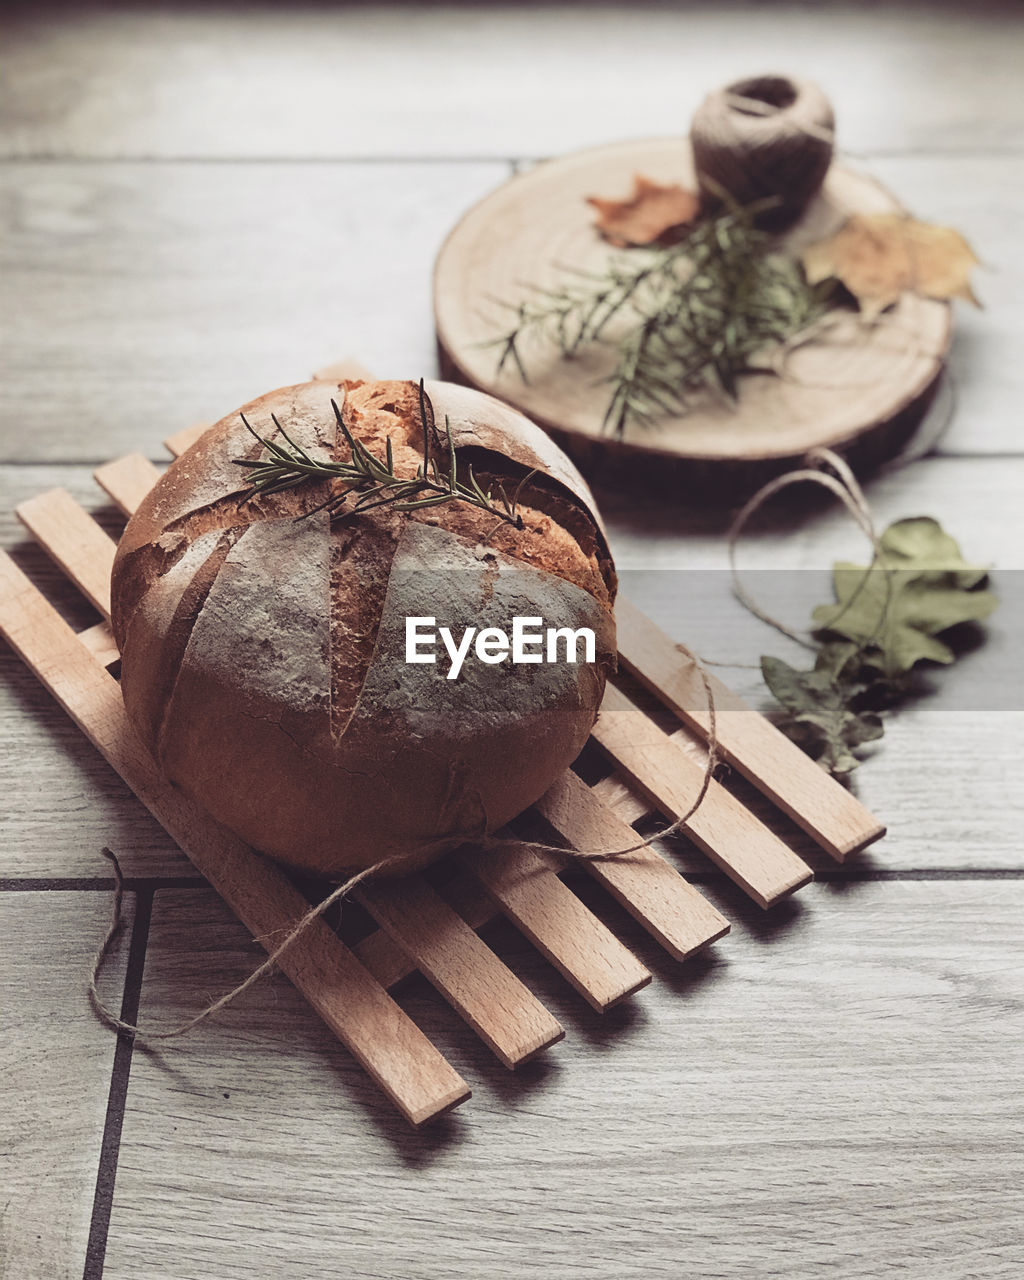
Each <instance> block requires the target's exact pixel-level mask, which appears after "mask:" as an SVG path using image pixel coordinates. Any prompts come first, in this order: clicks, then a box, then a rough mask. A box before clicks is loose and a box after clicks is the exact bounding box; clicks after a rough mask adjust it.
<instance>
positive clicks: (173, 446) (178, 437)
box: [164, 422, 213, 458]
mask: <svg viewBox="0 0 1024 1280" xmlns="http://www.w3.org/2000/svg"><path fill="white" fill-rule="evenodd" d="M212 425H213V424H212V423H209V422H197V423H196V424H195V425H194V426H191V427H183V428H182V429H181V430H180V431H176V432H175V433H174V435H173V436H168V437H167V439H166V440H165V441H164V448H165V449H166V450H167V451H168V452H169V453H173V454H174V456H175V457H176V458H180V457H181V455H182V454H183V453H184V452H185V450H186V449H191V448H192V446H193V445H194V444H195V442H196V441H197V440H198V439H199V437H200V436H201V435H203V434H204V432H206V431H209V429H210V427H211V426H212Z"/></svg>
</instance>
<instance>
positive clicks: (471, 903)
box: [352, 875, 500, 988]
mask: <svg viewBox="0 0 1024 1280" xmlns="http://www.w3.org/2000/svg"><path fill="white" fill-rule="evenodd" d="M441 896H442V897H443V898H444V900H445V902H447V903H448V905H449V906H450V907H452V908H453V909H454V910H455V911H457V912H458V913H459V915H460V916H461V917H462V918H463V920H465V921H466V923H467V924H468V925H469V927H470V928H471V929H481V928H483V926H484V925H485V924H487V923H488V922H489V921H491V920H493V919H494V918H495V917H496V916H497V915H499V914H500V913H499V912H498V909H497V908H496V907H495V905H494V903H493V902H492V901H491V899H490V898H488V897H487V895H486V894H485V893H484V891H483V888H482V886H481V885H480V883H479V881H477V880H474V879H473V878H472V877H471V876H467V875H459V876H456V877H455V879H454V880H452V881H450V882H449V883H448V884H446V885H445V886H444V889H443V891H442V895H441ZM352 950H353V951H354V952H355V954H356V955H357V956H358V957H359V960H360V962H361V963H362V964H364V965H365V966H366V968H367V969H369V971H370V972H371V973H372V974H373V976H374V977H375V978H376V979H377V981H378V982H379V983H380V984H381V986H382V987H388V988H390V987H393V986H395V985H396V984H397V983H399V982H401V981H402V979H403V978H408V977H409V975H410V974H413V973H415V972H416V966H415V964H413V962H412V961H411V960H410V959H409V956H408V953H407V952H405V951H403V950H402V948H401V947H400V946H398V944H397V943H395V942H393V941H392V939H391V937H390V935H389V934H387V933H386V932H385V931H384V930H383V929H377V930H375V931H374V932H373V933H371V934H369V935H368V936H367V937H365V938H363V939H362V940H361V941H360V942H357V943H356V945H355V946H354V947H353V948H352Z"/></svg>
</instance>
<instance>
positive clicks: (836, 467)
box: [89, 449, 882, 1045]
mask: <svg viewBox="0 0 1024 1280" xmlns="http://www.w3.org/2000/svg"><path fill="white" fill-rule="evenodd" d="M803 463H804V465H803V466H802V467H800V468H798V469H797V470H795V471H790V472H787V473H786V474H785V475H782V476H778V477H777V478H776V479H774V480H771V481H769V483H768V484H766V485H764V486H763V488H761V489H759V490H758V492H757V493H755V494H754V496H753V497H752V498H751V499H750V500H749V501H748V502H747V503H746V504H745V505H744V506H743V507H742V508H741V509H740V511H739V512H738V513H737V515H736V517H735V519H734V520H733V522H732V525H731V526H730V529H729V532H728V534H727V547H728V556H729V569H730V574H731V577H732V588H733V593H734V594H735V596H736V598H737V600H738V601H739V602H740V603H741V604H742V605H743V607H744V608H745V609H747V610H748V611H749V612H750V613H752V614H753V615H754V616H755V617H756V618H759V619H760V620H761V621H762V622H764V623H766V624H767V625H768V626H770V627H774V628H775V630H777V631H780V632H781V633H782V634H783V635H786V636H788V637H789V638H790V639H792V640H795V641H796V642H797V643H798V644H802V645H806V646H808V647H813V646H811V644H810V641H809V640H808V639H807V638H806V637H805V636H802V635H800V634H799V633H798V632H796V631H795V630H793V629H792V628H790V627H789V626H787V625H786V623H784V622H782V621H781V620H780V619H778V618H775V617H773V616H772V615H771V614H770V613H768V612H766V611H765V610H764V609H762V608H761V607H760V605H759V604H758V603H757V601H756V600H755V599H754V598H753V596H752V595H751V594H750V592H749V591H748V590H747V589H746V587H745V586H744V585H743V582H742V579H741V577H740V574H739V567H738V564H737V558H736V549H737V544H738V542H739V539H740V536H741V535H742V533H743V530H744V529H745V527H746V526H747V524H748V523H749V521H750V519H751V518H752V517H753V516H754V514H755V513H756V512H757V511H758V510H759V509H760V508H761V507H762V506H763V505H764V504H765V503H766V502H768V501H769V500H770V499H771V498H772V497H774V495H775V494H777V493H779V492H780V491H781V490H782V489H785V488H787V487H788V486H790V485H794V484H805V483H812V484H817V485H820V486H822V487H823V488H825V489H827V490H828V491H829V492H830V493H832V494H834V495H835V496H836V497H837V498H839V500H840V502H842V504H843V506H844V507H845V508H846V510H847V511H848V512H849V514H850V515H851V517H852V518H853V520H854V521H855V523H856V524H857V526H858V528H860V530H861V531H862V532H863V533H864V535H865V537H866V538H867V539H868V541H869V542H870V543H871V546H872V548H873V549H874V552H875V556H876V558H877V557H879V556H880V554H881V550H882V549H881V545H880V541H879V537H878V533H877V531H876V528H875V523H874V519H873V517H872V514H871V509H870V507H869V505H868V501H867V498H866V497H865V496H864V492H863V490H862V489H861V487H860V485H859V483H858V482H857V479H856V477H855V476H854V474H853V471H852V470H851V469H850V466H849V464H848V463H847V462H846V461H845V460H844V459H843V458H842V457H840V455H839V454H837V453H835V452H834V451H833V450H831V449H814V450H812V451H811V452H810V453H808V454H807V455H806V456H805V457H804V459H803ZM676 648H677V649H678V650H679V652H680V654H681V655H683V656H684V657H685V658H687V659H689V661H691V662H692V663H693V664H694V666H695V667H696V669H697V672H698V674H699V675H700V679H701V682H702V685H703V688H704V696H705V699H706V706H707V712H708V731H707V756H706V758H705V761H704V770H703V775H702V779H701V785H700V787H699V788H698V791H697V794H696V795H695V796H694V799H693V801H692V802H691V804H690V806H689V808H688V809H687V810H686V812H685V813H683V814H682V815H680V816H679V817H678V818H676V819H675V821H674V822H671V823H669V824H668V825H667V826H663V827H660V828H659V829H658V830H657V831H655V832H653V833H652V834H651V835H649V836H645V837H642V838H638V839H637V841H636V843H634V844H630V845H628V846H626V847H625V848H622V849H615V850H612V851H607V850H599V851H587V850H578V849H571V848H566V847H564V846H561V845H554V844H545V843H543V842H542V841H537V840H530V839H518V838H515V837H512V836H500V835H495V836H489V837H485V838H484V839H482V840H480V841H476V842H475V843H476V844H477V846H478V847H479V848H480V849H481V851H483V852H486V851H487V850H489V849H500V848H510V847H513V848H520V849H521V848H524V847H525V848H528V849H530V850H532V851H533V852H535V853H538V854H541V855H548V856H553V857H555V858H558V859H564V860H566V861H567V862H568V863H572V862H598V861H608V860H611V859H614V858H624V857H628V856H629V855H630V854H633V853H639V852H641V851H642V850H644V849H648V848H650V847H651V845H652V844H654V843H655V841H658V840H662V839H665V838H666V837H668V836H673V835H676V834H678V833H679V832H680V831H683V830H684V829H685V827H686V825H687V824H688V823H689V822H690V820H691V819H692V818H693V816H694V814H695V813H696V812H697V810H698V809H699V808H700V806H701V805H702V804H703V802H704V799H705V797H706V796H707V794H708V791H709V790H710V788H711V785H712V782H713V781H714V775H715V770H716V768H717V766H718V763H719V745H718V724H717V715H716V707H715V695H714V690H713V688H712V685H711V681H710V678H709V676H708V673H707V670H706V666H705V661H704V660H702V659H701V658H700V657H698V656H697V654H696V653H694V652H693V651H692V650H690V649H688V648H687V646H686V645H684V644H678V645H677V646H676ZM711 665H718V664H711ZM725 665H737V664H725ZM103 856H104V857H105V858H107V859H108V860H109V861H110V863H111V864H112V866H113V869H114V901H113V909H112V914H111V921H110V925H109V928H108V929H107V932H106V935H105V936H104V938H103V941H102V942H101V943H100V946H99V949H98V950H97V952H96V957H95V960H94V962H93V966H92V972H91V974H90V977H89V1001H90V1004H91V1005H92V1008H93V1010H94V1011H95V1013H96V1015H97V1016H98V1017H99V1018H100V1020H101V1021H102V1022H104V1023H105V1024H106V1025H107V1026H108V1027H111V1028H112V1029H113V1030H115V1031H117V1032H119V1033H124V1034H126V1035H129V1036H131V1037H133V1040H134V1043H135V1044H138V1045H146V1044H153V1043H156V1042H160V1041H165V1040H174V1039H177V1038H178V1037H179V1036H183V1035H186V1034H187V1033H188V1032H190V1031H191V1030H193V1028H195V1027H197V1026H198V1025H199V1024H200V1023H202V1022H205V1021H206V1019H207V1018H210V1017H212V1016H213V1015H214V1014H216V1013H219V1012H220V1011H221V1010H222V1009H224V1008H225V1007H226V1006H227V1005H229V1004H231V1003H232V1002H233V1001H234V1000H236V999H237V998H238V997H239V996H240V995H242V994H243V993H244V992H246V991H248V990H249V988H250V987H252V986H254V985H255V984H256V983H257V982H258V981H259V980H260V979H261V978H263V977H264V976H265V975H266V974H268V973H270V971H271V970H272V969H274V968H275V966H276V965H277V962H278V960H279V959H280V958H281V956H282V955H283V954H284V953H285V952H286V951H287V950H288V949H289V948H290V947H292V946H293V945H294V944H295V943H296V942H297V941H298V940H299V939H300V938H301V937H302V935H303V934H304V933H305V932H306V931H307V929H309V927H310V926H311V925H312V924H313V922H314V921H316V920H318V919H319V918H320V917H321V916H322V915H323V914H324V913H325V912H326V911H328V910H329V909H330V908H331V907H332V906H334V905H335V904H336V903H338V902H341V901H342V900H343V899H344V898H345V897H346V896H347V895H348V894H350V893H351V892H352V891H353V890H354V889H356V888H357V887H358V886H359V885H360V884H362V883H363V882H364V881H366V880H369V879H371V878H372V877H373V876H375V875H377V874H378V873H380V872H383V871H386V870H387V869H388V868H389V867H392V866H393V865H394V864H395V863H396V862H399V861H401V860H402V858H401V857H393V858H387V859H384V860H382V861H380V862H378V863H376V864H374V865H373V866H370V867H366V868H364V869H363V870H362V871H358V872H356V873H355V874H354V875H352V876H349V877H348V878H347V879H346V880H344V881H343V882H342V883H341V884H339V885H336V886H335V887H334V888H333V889H332V890H331V891H330V892H329V893H328V894H327V895H326V897H324V898H322V899H321V900H320V901H319V902H318V903H316V904H315V905H313V906H311V907H310V909H309V910H308V911H307V912H306V913H305V914H304V915H302V916H300V917H299V919H298V920H296V921H295V922H294V923H293V925H292V926H291V928H290V929H289V930H288V932H287V934H286V935H285V937H284V938H283V939H282V940H281V941H280V942H279V943H278V944H277V945H276V946H274V947H273V949H272V950H270V952H269V954H268V956H267V958H266V959H265V960H264V961H263V962H262V963H261V964H259V965H257V967H256V968H255V969H254V970H253V971H252V973H250V974H249V976H248V977H246V978H245V979H244V980H243V981H242V982H240V983H239V984H238V985H237V986H235V987H233V988H232V989H231V990H230V991H228V992H226V993H225V994H224V995H222V996H220V997H218V999H216V1000H214V1001H213V1002H212V1003H211V1004H208V1005H207V1006H206V1007H205V1008H203V1009H201V1010H200V1011H199V1012H198V1013H196V1014H194V1015H193V1016H192V1017H190V1018H188V1019H186V1020H185V1021H184V1022H182V1023H180V1024H178V1025H177V1026H174V1027H171V1028H169V1029H168V1030H163V1031H159V1030H156V1031H150V1030H148V1029H145V1028H141V1027H139V1026H138V1025H136V1024H134V1023H131V1022H128V1021H126V1020H125V1019H123V1018H121V1017H119V1016H118V1015H117V1014H116V1013H115V1012H114V1011H113V1010H112V1009H111V1008H110V1007H109V1006H108V1005H107V1004H106V1003H105V1002H104V1000H103V997H102V996H101V995H100V991H99V980H100V975H101V973H102V971H103V967H104V965H105V963H106V960H107V957H108V956H109V954H110V950H111V948H112V946H113V944H114V941H115V939H116V938H117V937H118V935H119V934H120V932H121V929H122V925H123V904H124V877H123V874H122V871H121V867H120V864H119V862H118V860H117V857H116V855H115V854H114V853H113V852H112V851H111V850H110V849H106V848H105V849H104V850H103Z"/></svg>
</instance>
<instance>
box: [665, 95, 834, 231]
mask: <svg viewBox="0 0 1024 1280" xmlns="http://www.w3.org/2000/svg"><path fill="white" fill-rule="evenodd" d="M834 135H835V117H834V116H833V114H832V106H831V104H830V103H829V100H828V99H827V98H826V97H825V95H824V93H822V91H821V90H820V89H819V88H818V86H817V85H816V84H812V83H811V82H810V81H809V80H798V79H796V78H794V77H792V76H778V75H765V76H754V77H752V78H751V79H749V80H738V81H736V82H735V83H734V84H729V85H726V86H725V87H724V88H722V89H716V90H715V92H714V93H711V94H709V95H708V97H706V98H705V99H704V101H703V103H701V105H700V106H699V107H698V108H697V112H696V114H695V115H694V117H693V124H692V126H691V129H690V141H691V143H692V145H693V159H694V165H695V167H696V170H697V181H698V183H699V185H700V189H701V193H702V195H703V196H704V199H705V201H707V202H709V203H711V204H714V203H717V202H718V200H719V199H720V198H721V196H722V194H723V192H724V193H727V194H728V195H729V196H730V197H731V198H732V199H733V200H735V201H737V202H738V203H739V204H743V205H747V204H751V203H753V202H754V201H759V200H766V199H773V200H775V201H777V203H776V204H774V205H773V207H772V208H771V209H768V210H766V211H765V212H764V213H763V214H760V215H759V216H758V218H757V221H758V223H759V224H760V225H762V226H766V227H774V228H780V227H785V226H788V225H789V224H790V223H791V222H794V221H795V220H796V219H797V218H798V217H799V216H800V214H801V213H802V212H803V211H804V209H805V208H806V207H807V204H808V202H809V201H810V199H811V197H812V196H813V195H814V194H815V193H816V192H817V190H818V188H819V187H820V186H821V184H822V182H823V181H824V179H825V174H826V173H827V172H828V167H829V165H830V164H831V162H832V151H833V146H834Z"/></svg>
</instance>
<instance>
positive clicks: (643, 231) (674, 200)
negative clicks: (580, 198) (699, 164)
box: [587, 173, 700, 249]
mask: <svg viewBox="0 0 1024 1280" xmlns="http://www.w3.org/2000/svg"><path fill="white" fill-rule="evenodd" d="M587 203H588V204H591V205H593V206H594V208H595V209H596V210H597V217H596V218H595V219H594V226H595V227H597V229H598V231H599V232H600V233H601V235H602V236H604V238H605V240H607V241H608V243H609V244H613V245H615V246H616V247H617V248H620V249H625V248H628V247H629V246H630V245H634V246H638V245H648V244H656V243H657V242H658V241H659V240H664V239H665V237H666V236H667V235H668V233H669V232H670V231H674V230H675V229H676V228H677V227H684V226H688V225H689V224H690V223H691V222H693V221H694V219H695V218H696V217H697V214H698V213H699V212H700V197H699V196H697V195H696V194H695V193H694V192H693V191H687V189H686V188H685V187H680V186H676V185H672V186H667V187H663V186H661V185H660V184H659V183H657V182H652V181H651V179H650V178H645V177H644V176H643V174H640V173H637V174H634V176H633V193H632V195H630V196H627V197H626V199H625V200H607V199H605V198H603V197H602V196H587Z"/></svg>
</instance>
